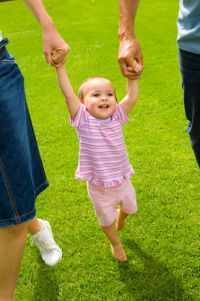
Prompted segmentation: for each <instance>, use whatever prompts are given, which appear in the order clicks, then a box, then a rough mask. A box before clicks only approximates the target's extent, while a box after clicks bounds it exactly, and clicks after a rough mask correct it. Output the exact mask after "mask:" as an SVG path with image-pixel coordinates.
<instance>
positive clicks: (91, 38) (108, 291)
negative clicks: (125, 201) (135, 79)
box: [0, 0, 200, 301]
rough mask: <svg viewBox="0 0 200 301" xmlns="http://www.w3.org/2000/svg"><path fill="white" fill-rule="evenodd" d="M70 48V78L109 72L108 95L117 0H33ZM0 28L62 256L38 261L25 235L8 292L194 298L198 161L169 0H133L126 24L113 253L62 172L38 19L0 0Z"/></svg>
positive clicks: (49, 296) (69, 167) (63, 134)
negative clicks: (131, 206)
mask: <svg viewBox="0 0 200 301" xmlns="http://www.w3.org/2000/svg"><path fill="white" fill-rule="evenodd" d="M44 4H45V6H46V8H47V10H48V12H49V14H50V15H51V16H52V18H53V19H54V22H55V24H56V26H57V29H58V30H59V31H60V33H61V35H62V36H63V37H64V39H65V40H66V41H67V42H68V44H69V45H70V47H71V51H70V53H69V55H68V62H67V68H68V73H69V76H70V79H71V82H72V84H73V87H74V88H75V89H76V90H77V89H78V87H79V85H80V84H81V82H82V81H83V80H84V79H85V78H87V77H89V76H93V75H100V76H105V77H107V78H109V79H110V80H111V81H112V82H113V84H114V86H115V87H116V93H117V97H118V99H121V98H122V97H123V96H124V93H125V86H126V80H125V78H123V77H122V76H121V73H120V68H119V66H118V63H117V51H118V39H117V30H118V7H117V1H114V0H110V1H104V2H103V1H100V0H86V1H81V0H74V1H63V0H57V1H53V0H49V1H47V0H45V1H44ZM0 9H1V25H0V27H1V30H2V32H3V34H4V36H7V37H8V38H9V40H10V44H9V45H8V50H9V51H10V53H13V54H14V55H15V59H16V61H17V62H18V64H19V66H20V68H21V70H22V73H23V75H24V77H25V86H26V93H27V101H28V105H29V109H30V113H31V116H32V121H33V125H34V129H35V133H36V136H37V140H38V144H39V147H40V152H41V156H42V159H43V163H44V166H45V170H46V174H47V177H48V180H49V182H50V187H49V188H48V189H47V190H46V191H45V192H44V193H42V194H41V195H40V196H39V197H38V199H37V216H38V217H40V218H43V219H47V220H49V222H50V223H51V225H52V229H53V232H54V237H55V239H56V241H57V242H58V244H59V245H60V246H61V247H62V250H63V259H62V261H61V262H60V263H59V264H58V265H57V266H55V267H53V268H49V267H47V266H45V264H44V263H43V262H42V260H41V258H40V256H39V252H38V250H37V249H36V247H31V246H30V236H29V237H28V242H27V247H26V250H25V256H24V259H23V264H22V267H21V271H20V275H19V279H18V284H17V289H16V292H15V300H16V301H57V300H59V301H60V300H62V301H68V300H78V301H79V300H81V301H82V300H85V301H92V300H95V301H102V300H103V301H104V300H105V301H106V300H108V301H114V300H116V301H129V300H133V301H139V300H140V301H144V300H149V301H154V300H156V301H158V300H164V301H165V300H177V301H181V300H188V301H197V300H200V280H199V266H200V260H199V247H200V245H199V224H200V221H199V216H200V206H199V201H200V193H199V169H198V167H197V163H196V162H195V159H194V155H193V152H192V149H191V147H190V144H189V137H188V135H187V133H186V131H185V128H186V125H187V121H186V118H185V113H184V107H183V99H182V98H183V96H182V95H183V93H182V88H181V76H180V71H179V66H178V51H177V46H176V35H177V29H176V19H177V14H178V1H174V0H167V1H162V0H157V1H150V0H145V1H141V3H140V7H139V10H138V14H137V20H136V34H137V37H138V40H139V42H140V44H141V47H142V51H143V55H144V65H145V67H146V68H145V71H144V73H143V76H142V79H141V80H140V96H139V100H138V103H137V105H136V107H135V109H134V110H133V112H132V113H131V115H130V118H129V123H128V124H126V125H125V126H124V135H125V140H126V145H127V149H128V153H129V157H130V161H131V163H132V165H133V168H134V170H135V176H134V177H133V178H132V183H133V185H134V187H135V189H136V192H137V202H138V213H137V214H136V216H135V217H134V218H133V217H129V219H128V222H127V226H126V228H125V229H124V230H123V232H122V233H120V238H121V240H122V243H123V245H124V248H125V251H126V253H127V256H128V258H129V261H128V263H126V264H122V263H118V262H116V261H115V260H114V259H113V258H112V256H111V252H110V246H109V243H108V241H107V240H106V238H105V237H104V234H103V233H102V231H101V229H100V227H99V225H98V222H97V220H96V217H95V214H94V210H93V207H92V205H91V203H90V201H89V198H88V195H87V192H86V185H85V183H84V182H81V181H78V180H75V179H74V173H75V170H76V167H77V160H78V139H77V134H76V131H75V129H73V128H71V127H70V124H69V114H68V112H67V110H66V108H65V103H64V99H63V97H62V95H61V93H60V91H59V88H58V85H57V81H56V72H55V70H54V69H53V68H52V67H50V66H49V65H47V64H46V63H45V60H44V57H43V50H42V43H41V30H40V26H39V25H38V23H37V21H36V20H35V19H34V17H33V16H32V15H31V13H30V12H29V11H28V10H27V8H26V7H25V6H24V4H23V3H22V1H8V2H2V3H0Z"/></svg>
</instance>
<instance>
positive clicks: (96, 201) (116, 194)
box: [52, 50, 143, 261]
mask: <svg viewBox="0 0 200 301" xmlns="http://www.w3.org/2000/svg"><path fill="white" fill-rule="evenodd" d="M57 56H59V50H58V51H57V52H55V53H54V54H52V59H53V60H54V62H56V59H57ZM142 68H143V67H142V66H140V65H139V64H137V63H136V62H135V70H136V71H138V72H140V71H141V70H142ZM56 71H57V78H58V83H59V86H60V89H61V91H62V93H63V94H64V96H65V100H66V105H67V108H68V111H69V114H70V116H71V117H70V119H71V125H72V126H73V127H76V129H77V134H78V138H79V143H80V152H79V162H78V168H77V170H76V174H75V177H76V178H78V179H80V180H86V181H87V189H88V194H89V197H90V199H91V201H92V203H93V205H94V208H95V213H96V216H97V218H98V220H99V223H100V225H101V228H102V230H103V232H104V233H105V234H106V236H107V237H108V239H109V240H110V242H111V251H112V254H113V256H114V258H115V259H116V260H119V261H126V260H127V257H126V254H125V252H124V249H123V247H122V244H121V242H120V239H119V237H118V236H117V231H119V230H121V229H122V228H123V227H124V225H125V222H126V218H127V216H128V215H129V214H134V213H136V211H137V205H136V193H135V190H134V188H133V186H132V184H131V182H130V178H131V176H132V175H133V174H134V171H133V168H132V166H131V164H130V162H129V158H128V154H127V151H126V148H125V143H124V138H123V132H122V126H123V124H124V123H126V122H128V114H129V113H130V112H131V110H132V109H133V107H134V105H135V103H136V100H137V97H138V93H139V87H138V81H137V80H130V79H128V84H127V95H126V96H125V97H124V98H123V99H122V101H121V102H120V103H119V104H117V102H116V96H115V91H114V88H113V86H112V84H111V82H110V81H109V80H108V79H106V78H103V77H98V76H95V77H92V78H88V79H86V80H85V81H84V82H83V83H82V84H81V86H80V88H79V91H78V97H77V96H76V95H75V93H74V91H73V88H72V86H71V84H70V81H69V78H68V76H67V73H66V68H65V65H62V66H60V67H58V68H56ZM116 206H118V207H119V209H117V208H116ZM115 221H116V223H115Z"/></svg>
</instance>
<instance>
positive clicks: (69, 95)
mask: <svg viewBox="0 0 200 301" xmlns="http://www.w3.org/2000/svg"><path fill="white" fill-rule="evenodd" d="M56 55H59V51H57V53H56V52H55V53H54V54H52V59H53V60H56ZM56 73H57V78H58V84H59V87H60V90H61V91H62V93H63V95H64V96H65V101H66V105H67V108H68V111H69V114H70V116H71V117H72V118H73V119H74V118H75V117H76V114H77V112H78V110H79V106H80V101H79V99H78V97H77V96H76V94H75V93H74V90H73V88H72V85H71V83H70V81H69V78H68V75H67V71H66V67H65V64H63V65H62V66H60V67H58V68H56Z"/></svg>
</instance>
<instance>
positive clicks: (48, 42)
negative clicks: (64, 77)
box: [22, 0, 70, 66]
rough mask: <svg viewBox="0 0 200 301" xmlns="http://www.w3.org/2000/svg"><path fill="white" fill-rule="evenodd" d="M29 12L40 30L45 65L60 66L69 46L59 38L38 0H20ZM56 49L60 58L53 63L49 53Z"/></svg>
mask: <svg viewBox="0 0 200 301" xmlns="http://www.w3.org/2000/svg"><path fill="white" fill-rule="evenodd" d="M22 1H23V2H24V3H25V4H26V5H27V7H28V8H29V10H30V11H31V12H32V13H33V15H34V16H35V17H36V19H37V20H38V22H39V23H40V25H41V28H42V36H43V49H44V55H45V58H46V61H47V63H50V64H52V65H53V66H60V65H62V64H63V63H64V61H65V57H66V54H67V52H68V51H69V50H70V48H69V46H68V45H67V44H66V43H65V41H64V40H63V38H62V37H61V36H60V34H59V33H58V31H57V30H56V27H55V25H54V23H53V21H52V19H51V18H50V16H49V15H48V13H47V11H46V9H45V8H44V6H43V4H42V2H41V1H40V0H22ZM57 49H61V50H62V52H60V53H61V55H60V56H58V57H57V61H56V62H53V61H52V57H51V53H52V51H55V50H57Z"/></svg>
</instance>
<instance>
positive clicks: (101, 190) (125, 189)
mask: <svg viewBox="0 0 200 301" xmlns="http://www.w3.org/2000/svg"><path fill="white" fill-rule="evenodd" d="M87 189H88V194H89V196H90V199H91V201H92V203H93V205H94V208H95V213H96V217H97V218H98V220H99V223H100V225H101V226H103V227H107V226H110V225H112V224H113V223H114V221H115V219H116V218H117V215H118V211H117V208H116V206H117V205H118V206H119V208H120V209H121V210H122V211H123V212H125V213H127V214H134V213H136V212H137V204H136V193H135V189H134V188H133V186H132V184H131V181H130V180H126V181H124V182H123V183H122V184H120V185H118V186H116V187H104V186H98V185H95V184H92V183H91V182H87Z"/></svg>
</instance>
